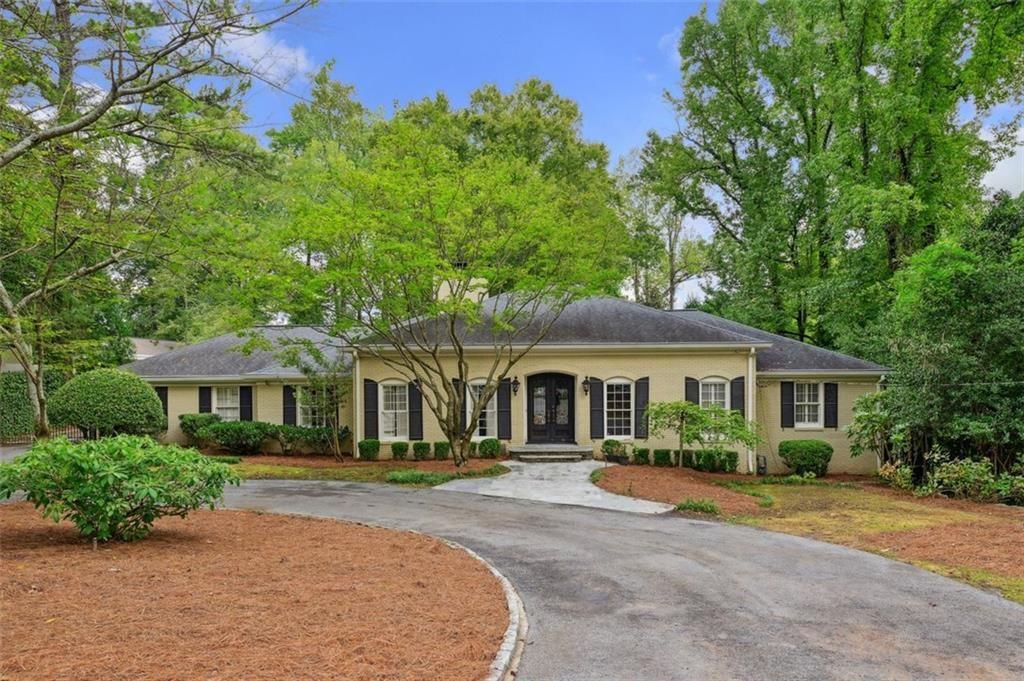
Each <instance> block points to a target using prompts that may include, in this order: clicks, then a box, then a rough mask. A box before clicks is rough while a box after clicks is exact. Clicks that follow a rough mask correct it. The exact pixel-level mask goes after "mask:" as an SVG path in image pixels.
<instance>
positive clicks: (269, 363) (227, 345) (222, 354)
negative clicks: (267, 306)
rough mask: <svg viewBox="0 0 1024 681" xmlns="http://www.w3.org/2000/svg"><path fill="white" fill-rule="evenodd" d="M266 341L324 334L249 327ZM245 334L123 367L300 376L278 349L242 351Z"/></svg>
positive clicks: (279, 343)
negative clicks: (284, 362) (282, 358)
mask: <svg viewBox="0 0 1024 681" xmlns="http://www.w3.org/2000/svg"><path fill="white" fill-rule="evenodd" d="M249 331H250V332H256V333H258V334H260V335H262V336H263V337H264V338H266V339H267V340H269V341H270V342H271V343H272V344H273V345H274V347H275V348H281V349H283V348H284V347H287V341H288V340H293V341H294V340H300V341H301V340H310V341H313V342H323V341H325V340H326V339H327V336H326V335H325V334H324V333H323V332H322V331H320V330H319V329H317V328H314V327H311V326H260V327H255V328H253V329H250V330H249ZM247 340H248V338H247V337H245V336H241V335H239V334H236V333H227V334H224V335H223V336H217V337H216V338H211V339H210V340H206V341H203V342H201V343H196V344H194V345H186V346H184V347H180V348H177V349H175V350H171V351H170V352H165V353H164V354H162V355H157V356H155V357H148V358H146V359H140V360H138V361H136V362H132V363H131V364H126V365H125V366H124V367H123V368H124V369H125V370H127V371H133V372H135V373H137V374H139V375H140V376H146V377H153V378H160V377H166V378H181V377H191V376H195V377H209V378H215V377H218V376H251V377H253V378H261V377H262V378H270V377H296V378H297V377H300V376H301V375H302V373H301V372H300V371H299V370H298V369H297V368H295V367H293V366H285V365H284V364H283V363H282V361H281V358H280V357H279V356H278V355H279V352H280V350H254V351H253V352H251V353H249V354H246V353H243V352H241V350H240V348H241V346H242V345H243V344H244V343H246V341H247ZM328 349H329V350H330V353H331V354H329V355H328V356H335V357H336V356H337V353H338V352H340V351H339V350H336V349H333V348H330V347H329V346H325V354H327V350H328Z"/></svg>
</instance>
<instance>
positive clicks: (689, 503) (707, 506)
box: [676, 499, 722, 515]
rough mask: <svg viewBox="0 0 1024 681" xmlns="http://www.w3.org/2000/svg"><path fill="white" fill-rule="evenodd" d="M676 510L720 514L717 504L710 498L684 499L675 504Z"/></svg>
mask: <svg viewBox="0 0 1024 681" xmlns="http://www.w3.org/2000/svg"><path fill="white" fill-rule="evenodd" d="M676 510H677V511H693V512H694V513H706V514H708V515H721V514H722V512H721V510H720V509H719V508H718V504H716V503H715V502H713V501H711V500H710V499H686V500H685V501H680V502H679V503H678V504H676Z"/></svg>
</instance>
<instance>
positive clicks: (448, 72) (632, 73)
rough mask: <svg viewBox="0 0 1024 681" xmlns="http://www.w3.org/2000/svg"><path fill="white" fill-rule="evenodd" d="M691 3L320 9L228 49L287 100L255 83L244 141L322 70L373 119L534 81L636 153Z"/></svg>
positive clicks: (1009, 162) (693, 7)
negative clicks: (433, 98) (407, 106)
mask: <svg viewBox="0 0 1024 681" xmlns="http://www.w3.org/2000/svg"><path fill="white" fill-rule="evenodd" d="M702 4H703V3H700V2H633V3H613V2H590V3H585V2H564V3H540V2H518V3H488V2H422V3H394V2H349V1H345V2H342V1H340V0H320V3H319V4H318V5H317V6H315V7H312V8H309V9H307V10H304V11H303V12H301V13H299V14H298V15H296V16H295V17H293V18H291V19H290V20H288V21H287V22H286V23H284V24H282V25H278V26H276V27H275V28H274V29H273V30H272V31H271V32H269V33H264V34H260V35H257V36H255V37H253V38H251V39H245V40H244V41H241V42H240V43H239V44H236V45H234V46H233V48H232V49H235V50H237V51H240V52H244V53H245V55H246V56H247V57H249V58H250V59H256V60H258V61H259V64H260V66H261V67H262V68H263V69H264V70H265V71H267V72H269V73H270V75H272V76H274V78H275V80H277V81H281V82H285V83H286V85H285V89H286V90H287V92H282V91H279V90H275V89H274V88H271V87H269V86H266V85H259V84H258V85H257V86H256V87H254V88H253V90H252V92H251V93H250V94H249V97H248V101H247V110H248V113H249V115H250V117H251V125H250V128H249V129H250V131H251V132H252V133H253V134H257V135H262V134H263V133H264V132H265V131H266V130H267V129H268V128H273V127H279V126H281V125H284V124H286V123H287V122H288V119H289V114H288V110H289V108H290V107H291V106H292V104H294V103H295V102H296V101H297V99H296V97H297V96H299V97H301V96H303V95H305V94H308V91H309V87H308V83H307V81H306V79H305V78H304V77H303V74H304V73H308V72H311V71H313V70H315V69H316V68H317V67H319V66H320V65H322V64H324V63H325V62H327V61H328V60H331V59H333V60H335V66H334V77H335V78H336V79H337V80H341V81H343V82H346V83H350V84H352V85H355V86H356V88H357V93H358V96H359V98H360V100H361V101H362V102H363V103H364V104H366V105H368V106H370V107H372V108H381V109H383V110H384V111H385V113H388V112H390V111H391V109H392V108H393V105H394V103H395V102H398V103H405V102H408V101H410V100H415V99H420V98H422V97H426V96H430V95H433V94H434V93H436V92H438V91H444V92H445V93H446V94H447V95H448V96H449V97H450V98H451V99H452V100H453V101H454V102H455V103H456V104H462V103H465V102H466V99H467V96H468V94H469V93H470V92H471V91H472V90H473V89H475V88H477V87H479V86H480V85H481V84H483V83H488V82H491V83H497V84H498V85H499V86H500V87H501V88H502V89H509V88H511V87H512V86H513V85H514V84H515V83H516V82H518V81H522V80H525V79H527V78H531V77H534V76H536V77H539V78H542V79H544V80H547V81H549V82H551V83H553V84H554V86H555V88H556V89H557V91H558V92H560V93H561V94H563V95H565V96H567V97H571V98H572V99H574V100H575V101H576V102H577V103H578V104H579V106H580V109H581V111H582V113H583V130H584V135H585V136H586V137H587V138H588V139H592V140H598V141H601V142H604V143H605V144H606V145H607V146H608V148H609V149H610V151H611V152H612V158H613V160H614V159H616V158H618V157H619V156H621V155H623V154H626V153H628V152H629V151H630V150H631V149H634V148H637V147H639V146H641V145H642V144H643V142H644V139H645V135H646V133H647V131H648V130H651V129H654V130H658V131H661V132H664V131H670V130H673V129H674V127H675V119H674V116H673V112H672V109H671V107H670V106H669V104H668V103H667V102H666V101H665V99H664V93H665V90H666V89H668V90H671V91H673V92H675V91H678V78H679V77H678V73H679V71H678V56H677V55H676V52H675V44H676V41H677V39H678V35H679V30H680V28H681V27H682V25H683V22H684V21H685V20H686V17H688V16H690V15H692V14H695V13H697V12H699V11H700V9H701V6H702ZM708 4H709V12H712V13H713V11H714V4H713V3H708ZM1020 140H1021V147H1020V148H1019V149H1018V153H1017V154H1016V155H1015V156H1014V157H1011V158H1009V159H1006V160H1004V161H1003V162H1001V163H1000V164H999V165H998V166H997V168H996V169H995V170H994V171H993V173H991V174H990V176H989V177H988V178H987V184H989V185H990V186H992V187H1001V188H1006V189H1010V190H1011V191H1013V192H1014V193H1017V192H1020V191H1021V190H1022V188H1024V130H1022V131H1021V137H1020Z"/></svg>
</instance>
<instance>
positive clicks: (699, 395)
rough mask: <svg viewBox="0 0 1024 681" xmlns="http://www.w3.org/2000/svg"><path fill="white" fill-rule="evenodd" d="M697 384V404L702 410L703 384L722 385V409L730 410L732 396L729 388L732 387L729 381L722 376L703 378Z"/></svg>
mask: <svg viewBox="0 0 1024 681" xmlns="http://www.w3.org/2000/svg"><path fill="white" fill-rule="evenodd" d="M697 383H698V392H697V404H698V405H699V406H700V407H701V409H703V408H704V384H705V383H713V384H715V385H724V386H725V405H724V406H723V407H722V408H723V409H725V410H729V409H731V408H732V407H731V405H730V402H731V401H732V395H731V394H730V393H731V392H732V390H731V389H730V386H731V385H732V381H730V380H729V379H728V378H725V377H724V376H705V377H704V378H702V379H700V380H698V381H697Z"/></svg>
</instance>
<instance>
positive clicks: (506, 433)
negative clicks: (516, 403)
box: [498, 378, 512, 440]
mask: <svg viewBox="0 0 1024 681" xmlns="http://www.w3.org/2000/svg"><path fill="white" fill-rule="evenodd" d="M498 439H499V440H511V439H512V381H510V380H509V379H507V378H503V379H501V383H499V384H498Z"/></svg>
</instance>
